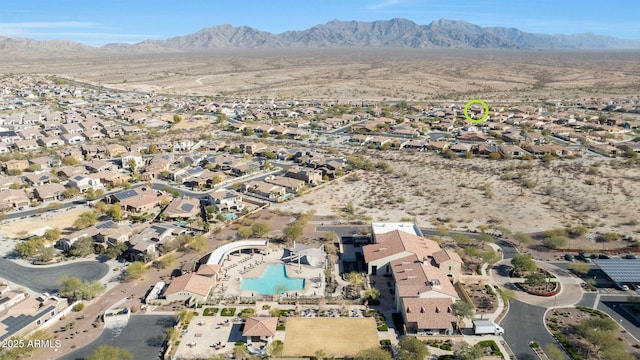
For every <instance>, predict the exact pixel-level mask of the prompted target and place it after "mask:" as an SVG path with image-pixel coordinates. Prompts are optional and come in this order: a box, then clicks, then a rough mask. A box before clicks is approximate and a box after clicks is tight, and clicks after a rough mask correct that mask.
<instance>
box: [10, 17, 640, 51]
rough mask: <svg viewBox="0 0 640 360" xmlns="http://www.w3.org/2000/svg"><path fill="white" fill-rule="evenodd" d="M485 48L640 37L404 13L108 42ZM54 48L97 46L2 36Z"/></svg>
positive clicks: (577, 45) (164, 46) (124, 47)
mask: <svg viewBox="0 0 640 360" xmlns="http://www.w3.org/2000/svg"><path fill="white" fill-rule="evenodd" d="M286 47H291V48H327V47H345V48H347V47H358V48H416V49H423V48H482V49H640V40H627V39H618V38H613V37H610V36H601V35H594V34H593V33H581V34H574V35H565V34H555V35H550V34H534V33H528V32H524V31H521V30H518V29H516V28H506V27H481V26H478V25H475V24H472V23H469V22H466V21H464V20H451V19H445V18H442V19H438V20H434V21H432V22H431V23H429V24H427V25H419V24H417V23H415V22H413V21H411V20H407V19H404V18H393V19H389V20H377V21H372V22H365V21H355V20H351V21H342V20H338V19H333V20H331V21H329V22H327V23H325V24H318V25H316V26H313V27H310V28H308V29H305V30H299V31H285V32H282V33H280V34H273V33H270V32H266V31H261V30H258V29H254V28H252V27H249V26H237V27H236V26H233V25H230V24H221V25H215V26H212V27H208V28H204V29H201V30H198V31H197V32H195V33H192V34H187V35H181V36H174V37H171V38H168V39H166V40H145V41H142V42H139V43H136V44H121V43H117V44H108V45H105V46H103V47H102V48H103V49H107V50H112V51H138V52H144V51H151V50H174V51H179V50H187V49H219V48H286ZM20 48H23V49H25V50H32V49H36V48H41V49H51V50H55V52H60V51H74V52H81V51H87V49H89V50H90V49H93V48H91V47H88V46H84V45H80V44H77V43H72V42H60V41H58V42H49V41H44V42H39V41H35V40H30V39H12V38H3V37H0V49H20Z"/></svg>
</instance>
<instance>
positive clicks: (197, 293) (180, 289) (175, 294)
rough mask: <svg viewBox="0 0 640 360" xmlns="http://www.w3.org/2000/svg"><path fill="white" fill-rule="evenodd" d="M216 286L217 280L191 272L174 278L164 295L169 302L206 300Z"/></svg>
mask: <svg viewBox="0 0 640 360" xmlns="http://www.w3.org/2000/svg"><path fill="white" fill-rule="evenodd" d="M214 286H215V280H214V279H213V278H211V277H208V276H202V275H198V274H196V273H189V274H186V275H182V276H178V277H176V278H174V279H173V280H172V281H171V284H169V286H167V288H166V289H165V291H164V297H165V299H166V300H167V302H174V301H181V302H184V301H188V300H196V301H198V302H204V301H206V300H207V298H208V297H209V293H210V292H211V289H213V287H214Z"/></svg>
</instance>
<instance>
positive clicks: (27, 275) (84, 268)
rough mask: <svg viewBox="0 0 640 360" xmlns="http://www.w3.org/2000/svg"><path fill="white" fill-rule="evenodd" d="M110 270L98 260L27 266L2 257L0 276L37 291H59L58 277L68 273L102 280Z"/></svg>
mask: <svg viewBox="0 0 640 360" xmlns="http://www.w3.org/2000/svg"><path fill="white" fill-rule="evenodd" d="M108 272H109V266H108V265H107V264H105V263H101V262H99V261H97V260H87V261H79V262H73V263H69V264H64V265H57V266H43V267H26V266H22V265H18V264H16V263H15V262H13V261H11V260H8V259H4V258H0V276H1V277H2V278H3V279H6V280H7V281H9V282H12V283H15V284H16V285H18V286H22V287H25V288H28V289H30V290H32V291H34V292H36V293H44V292H47V293H50V294H53V293H56V292H58V279H60V278H61V277H63V276H65V275H67V276H75V277H79V278H80V279H82V280H88V281H93V280H100V279H102V278H103V277H105V276H106V275H107V273H108Z"/></svg>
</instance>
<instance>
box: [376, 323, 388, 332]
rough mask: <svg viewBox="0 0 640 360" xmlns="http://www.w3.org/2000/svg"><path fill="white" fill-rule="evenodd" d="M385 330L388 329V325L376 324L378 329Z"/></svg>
mask: <svg viewBox="0 0 640 360" xmlns="http://www.w3.org/2000/svg"><path fill="white" fill-rule="evenodd" d="M387 330H389V327H388V326H387V324H383V325H380V326H378V331H387Z"/></svg>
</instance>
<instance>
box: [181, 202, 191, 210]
mask: <svg viewBox="0 0 640 360" xmlns="http://www.w3.org/2000/svg"><path fill="white" fill-rule="evenodd" d="M180 209H182V211H191V210H192V209H193V204H182V206H181V207H180Z"/></svg>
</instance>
